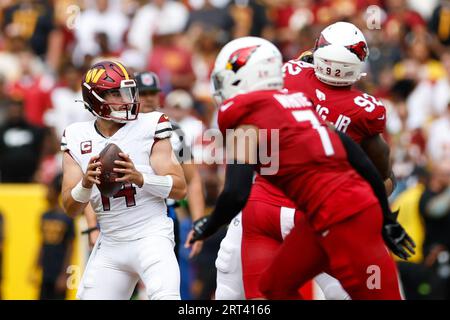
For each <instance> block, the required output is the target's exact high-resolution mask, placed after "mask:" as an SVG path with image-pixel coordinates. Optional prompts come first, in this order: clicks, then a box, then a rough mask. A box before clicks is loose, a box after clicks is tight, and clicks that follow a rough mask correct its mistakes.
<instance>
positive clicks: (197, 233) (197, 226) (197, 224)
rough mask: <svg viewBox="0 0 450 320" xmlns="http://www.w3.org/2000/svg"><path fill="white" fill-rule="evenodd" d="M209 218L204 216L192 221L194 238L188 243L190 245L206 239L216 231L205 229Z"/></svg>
mask: <svg viewBox="0 0 450 320" xmlns="http://www.w3.org/2000/svg"><path fill="white" fill-rule="evenodd" d="M209 218H210V216H205V217H202V218H200V219H198V220H196V221H194V223H193V226H192V229H193V230H194V236H193V237H192V239H191V241H190V243H191V244H192V243H194V242H195V241H198V240H203V239H205V238H207V237H208V236H209V235H211V234H213V233H214V232H215V231H216V230H209V228H207V226H208V221H209Z"/></svg>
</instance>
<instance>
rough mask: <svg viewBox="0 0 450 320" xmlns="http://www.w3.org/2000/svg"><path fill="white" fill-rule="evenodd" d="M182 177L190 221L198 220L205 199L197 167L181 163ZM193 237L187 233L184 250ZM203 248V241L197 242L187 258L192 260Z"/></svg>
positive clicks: (203, 213) (202, 211)
mask: <svg viewBox="0 0 450 320" xmlns="http://www.w3.org/2000/svg"><path fill="white" fill-rule="evenodd" d="M181 167H182V168H183V172H184V176H185V178H186V182H187V199H188V204H189V212H190V213H191V218H192V221H197V220H200V219H201V218H203V217H204V216H205V199H204V196H203V187H202V180H201V177H200V172H199V171H198V168H197V165H196V164H194V163H182V164H181ZM193 236H194V232H193V231H192V230H191V232H189V234H188V236H187V238H186V242H185V245H184V246H185V248H189V247H191V245H190V241H191V239H192V237H193ZM202 247H203V241H197V242H195V244H194V245H193V246H192V249H191V252H190V253H189V258H192V257H194V256H196V255H198V254H199V253H200V251H201V250H202Z"/></svg>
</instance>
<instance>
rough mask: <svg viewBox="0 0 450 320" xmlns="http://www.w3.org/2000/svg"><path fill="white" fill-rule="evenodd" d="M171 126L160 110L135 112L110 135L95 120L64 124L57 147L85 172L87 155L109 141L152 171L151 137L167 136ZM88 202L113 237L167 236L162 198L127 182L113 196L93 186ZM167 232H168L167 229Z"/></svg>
mask: <svg viewBox="0 0 450 320" xmlns="http://www.w3.org/2000/svg"><path fill="white" fill-rule="evenodd" d="M171 134H172V126H171V124H170V121H169V120H168V117H167V116H166V115H164V114H162V113H161V112H151V113H145V114H142V113H141V114H139V117H138V119H137V120H135V121H130V122H127V123H126V124H125V125H124V126H123V127H121V128H120V129H119V130H118V131H117V132H116V133H115V134H114V135H113V136H111V137H104V136H103V135H102V134H101V133H100V132H99V131H98V130H97V128H96V126H95V120H93V121H88V122H77V123H74V124H72V125H70V126H68V127H67V128H66V130H65V132H64V135H63V137H62V140H61V149H62V150H63V151H65V152H69V154H70V155H71V156H72V158H73V159H74V160H75V161H76V162H77V163H78V164H79V165H80V167H81V170H82V171H83V172H86V169H87V165H88V163H89V160H90V159H91V157H93V156H95V155H98V154H99V153H100V152H101V151H102V150H103V148H105V147H106V145H108V144H109V143H115V144H116V145H117V146H119V148H120V149H121V150H122V151H123V152H124V153H126V154H128V155H129V156H130V158H131V160H132V161H133V163H134V165H135V167H136V169H137V170H138V171H140V172H142V173H149V174H154V171H153V169H152V167H151V166H150V152H151V150H152V147H153V144H154V143H155V139H156V140H158V139H165V138H170V136H171ZM90 203H91V205H92V207H93V208H94V211H95V212H96V214H97V218H98V222H99V224H100V229H101V231H102V233H103V234H104V235H105V236H107V237H111V238H114V239H117V240H135V239H139V238H143V237H145V236H148V235H152V234H155V233H156V234H161V235H163V236H167V234H168V233H167V232H168V231H169V230H172V220H171V219H170V218H168V217H167V208H166V204H165V202H164V199H163V198H159V197H156V196H154V195H152V194H150V193H148V192H145V191H144V190H142V189H141V188H139V187H138V186H136V185H132V184H127V185H125V186H124V187H123V188H122V189H121V190H119V191H118V192H117V193H116V194H115V195H114V196H113V197H110V198H107V197H104V196H102V195H101V194H100V191H99V190H98V188H97V187H95V186H94V187H93V189H92V194H91V199H90ZM169 234H170V232H169Z"/></svg>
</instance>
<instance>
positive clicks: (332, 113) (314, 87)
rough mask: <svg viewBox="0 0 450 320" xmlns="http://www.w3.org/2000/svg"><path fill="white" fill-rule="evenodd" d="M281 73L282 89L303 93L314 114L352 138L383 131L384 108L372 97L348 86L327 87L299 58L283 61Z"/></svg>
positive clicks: (357, 140) (356, 138) (309, 65)
mask: <svg viewBox="0 0 450 320" xmlns="http://www.w3.org/2000/svg"><path fill="white" fill-rule="evenodd" d="M336 71H339V70H336ZM283 72H284V87H285V88H286V89H288V90H292V91H297V90H300V91H302V92H304V93H305V94H306V95H307V96H308V97H309V98H310V99H311V100H312V101H313V103H314V105H315V108H316V112H317V114H318V115H319V116H320V117H321V118H322V119H323V120H326V121H329V122H330V123H332V124H333V125H334V126H335V127H336V129H337V130H339V131H342V132H345V133H346V134H347V135H348V136H349V137H350V138H352V140H353V141H356V142H357V143H361V141H362V140H364V139H365V138H368V137H372V136H374V135H376V134H379V133H383V132H384V130H385V127H386V109H385V107H384V106H383V104H382V103H381V102H380V101H379V100H377V99H376V98H375V97H373V96H371V95H369V94H367V93H363V92H361V91H359V90H356V89H353V88H351V87H334V86H329V85H327V84H325V83H323V82H321V81H320V80H319V79H317V77H316V75H315V73H314V66H313V65H312V64H309V63H306V62H303V61H300V60H291V61H288V62H286V63H285V64H284V66H283Z"/></svg>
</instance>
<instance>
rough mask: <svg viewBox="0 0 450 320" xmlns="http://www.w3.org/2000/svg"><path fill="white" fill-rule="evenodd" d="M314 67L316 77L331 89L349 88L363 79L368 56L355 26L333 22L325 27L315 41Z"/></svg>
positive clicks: (361, 36) (365, 44)
mask: <svg viewBox="0 0 450 320" xmlns="http://www.w3.org/2000/svg"><path fill="white" fill-rule="evenodd" d="M313 55H314V67H315V73H316V76H317V78H318V79H319V80H320V81H322V82H324V83H326V84H329V85H332V86H349V85H352V84H353V83H355V82H356V81H358V80H359V79H360V78H361V77H363V76H365V75H366V74H365V73H362V69H363V66H364V62H365V61H366V59H367V56H368V55H369V49H368V47H367V42H366V39H365V38H364V35H363V33H362V32H361V30H359V29H358V28H357V27H356V26H355V25H353V24H351V23H348V22H336V23H333V24H332V25H329V26H328V27H326V28H325V29H324V30H323V31H322V32H321V33H320V36H319V38H318V39H317V40H316V46H315V48H314V53H313Z"/></svg>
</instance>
